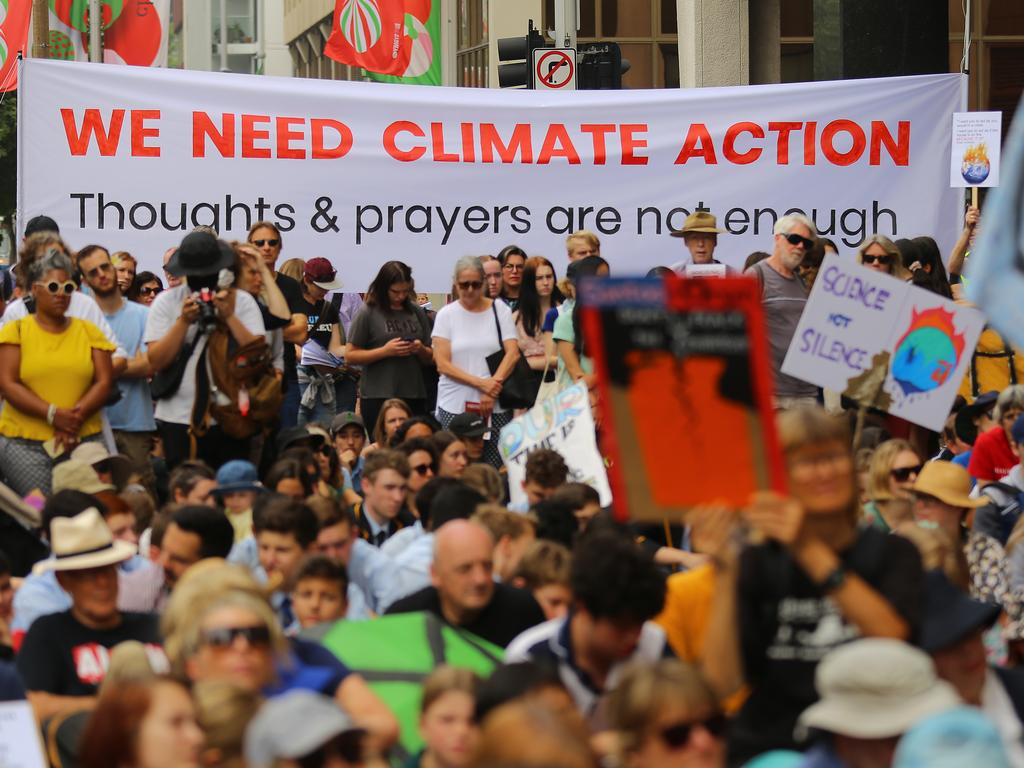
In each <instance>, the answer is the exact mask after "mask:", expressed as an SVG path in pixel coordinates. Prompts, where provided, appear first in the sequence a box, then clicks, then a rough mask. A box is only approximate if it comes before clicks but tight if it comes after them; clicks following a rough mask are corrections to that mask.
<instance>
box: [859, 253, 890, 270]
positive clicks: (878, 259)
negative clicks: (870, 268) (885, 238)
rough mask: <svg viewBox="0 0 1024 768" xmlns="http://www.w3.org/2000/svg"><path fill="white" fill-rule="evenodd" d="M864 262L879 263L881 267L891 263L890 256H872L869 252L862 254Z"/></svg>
mask: <svg viewBox="0 0 1024 768" xmlns="http://www.w3.org/2000/svg"><path fill="white" fill-rule="evenodd" d="M864 263H865V264H881V265H882V266H883V267H887V266H889V264H891V263H892V256H890V255H888V254H885V255H884V256H872V255H871V254H869V253H865V254H864Z"/></svg>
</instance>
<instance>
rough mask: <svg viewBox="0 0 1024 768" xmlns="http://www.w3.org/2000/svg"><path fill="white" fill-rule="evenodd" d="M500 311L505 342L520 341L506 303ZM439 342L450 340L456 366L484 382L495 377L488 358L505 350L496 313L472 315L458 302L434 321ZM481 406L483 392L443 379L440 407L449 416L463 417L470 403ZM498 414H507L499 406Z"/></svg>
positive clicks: (500, 321)
mask: <svg viewBox="0 0 1024 768" xmlns="http://www.w3.org/2000/svg"><path fill="white" fill-rule="evenodd" d="M494 306H496V307H497V308H498V323H499V324H500V325H501V341H507V340H508V339H512V340H513V341H516V338H517V337H516V325H515V323H514V322H512V310H510V309H509V308H508V305H507V304H506V303H505V302H503V301H496V302H494ZM433 336H434V337H435V338H441V339H448V341H449V342H450V344H451V348H452V363H453V364H454V365H455V366H457V367H458V368H461V369H462V370H464V371H465V372H466V373H469V374H472V375H473V376H479V377H481V378H487V377H488V376H490V375H491V371H490V369H489V368H488V367H487V356H488V355H490V354H493V353H495V352H497V351H498V350H499V349H502V348H503V345H502V343H501V341H499V339H498V329H497V328H496V327H495V324H494V312H493V311H492V310H491V308H490V307H488V308H487V309H486V310H485V311H483V312H470V311H469V310H467V309H466V308H465V307H463V306H462V304H460V303H459V302H458V301H453V302H452V303H451V304H448V305H446V306H445V307H443V308H442V309H441V311H440V312H438V313H437V317H436V318H434V331H433ZM467 401H469V402H472V403H478V402H480V390H479V389H476V388H475V387H470V386H468V385H466V384H461V383H459V382H458V381H455V379H451V378H449V377H447V376H441V378H440V381H439V382H438V385H437V407H438V408H441V409H442V410H445V411H448V413H463V412H464V411H465V410H466V402H467ZM494 410H495V411H499V412H500V411H504V410H505V409H504V408H502V407H501V406H500V405H498V404H497V402H495V404H494Z"/></svg>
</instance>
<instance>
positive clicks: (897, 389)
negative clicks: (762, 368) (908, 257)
mask: <svg viewBox="0 0 1024 768" xmlns="http://www.w3.org/2000/svg"><path fill="white" fill-rule="evenodd" d="M984 324H985V318H984V316H983V315H982V314H981V313H980V312H978V311H977V310H975V309H970V308H968V307H961V306H959V305H957V304H954V303H953V302H952V301H949V300H947V299H944V298H943V297H941V296H938V295H937V294H934V293H931V292H930V291H926V290H924V289H923V288H917V287H915V286H912V285H909V284H908V283H904V282H903V281H902V280H898V279H896V278H894V277H891V276H889V275H886V274H884V273H882V272H877V271H875V270H873V269H868V268H867V267H863V266H861V265H859V264H855V263H853V262H852V261H849V260H845V259H842V258H840V257H839V256H837V255H835V254H830V255H829V256H827V257H826V258H825V261H824V263H823V264H822V265H821V270H820V271H819V273H818V279H817V280H816V281H815V283H814V290H813V291H811V296H810V298H809V299H808V301H807V306H806V307H805V308H804V314H803V317H801V318H800V324H799V325H798V326H797V329H796V333H795V334H794V336H793V342H792V343H791V344H790V347H789V352H788V353H787V354H786V360H785V362H784V363H783V364H782V372H783V373H786V374H789V375H790V376H795V377H796V378H798V379H803V380H804V381H808V382H810V383H812V384H817V385H818V386H820V387H825V388H826V389H831V390H833V391H836V392H841V393H842V394H844V395H846V396H847V397H849V398H851V399H852V400H855V401H857V402H858V403H860V404H862V405H865V406H870V407H873V408H879V409H881V410H883V411H887V412H889V413H891V414H893V415H895V416H899V417H900V418H903V419H906V420H907V421H912V422H914V423H915V424H920V425H921V426H923V427H927V428H928V429H931V430H935V431H940V430H941V429H942V427H943V425H944V424H945V421H946V417H947V416H948V415H949V409H950V407H951V406H952V404H953V399H954V398H955V397H956V393H957V389H958V387H959V386H960V382H961V380H962V379H963V377H964V374H965V373H966V371H967V367H968V366H969V365H970V361H971V355H972V354H973V352H974V347H975V345H976V344H977V343H978V336H979V335H980V334H981V330H982V327H983V326H984Z"/></svg>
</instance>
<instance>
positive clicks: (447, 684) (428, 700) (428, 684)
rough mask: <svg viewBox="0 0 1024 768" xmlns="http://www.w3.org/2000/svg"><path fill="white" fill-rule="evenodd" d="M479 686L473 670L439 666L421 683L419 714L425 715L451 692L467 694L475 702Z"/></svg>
mask: <svg viewBox="0 0 1024 768" xmlns="http://www.w3.org/2000/svg"><path fill="white" fill-rule="evenodd" d="M479 686H480V677H479V676H478V675H477V673H476V672H474V671H473V670H471V669H465V668H463V667H451V666H448V665H441V666H440V667H437V669H435V670H434V671H433V672H431V673H430V674H429V675H428V676H427V679H426V680H424V681H423V698H422V699H421V700H420V712H421V713H426V711H427V710H428V709H430V707H431V705H432V704H433V703H434V702H435V701H437V700H438V699H440V698H441V697H442V696H444V695H445V694H446V693H450V692H452V691H459V692H461V693H468V694H469V695H470V696H472V697H473V699H474V700H475V699H476V691H477V688H478V687H479Z"/></svg>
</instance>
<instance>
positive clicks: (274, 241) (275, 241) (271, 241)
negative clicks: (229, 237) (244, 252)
mask: <svg viewBox="0 0 1024 768" xmlns="http://www.w3.org/2000/svg"><path fill="white" fill-rule="evenodd" d="M280 242H281V241H280V240H279V239H278V238H276V237H272V238H270V239H269V240H253V241H252V244H253V245H255V246H256V247H257V248H262V247H263V246H264V245H269V246H270V247H271V248H274V247H275V246H277V245H278V244H279V243H280Z"/></svg>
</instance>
